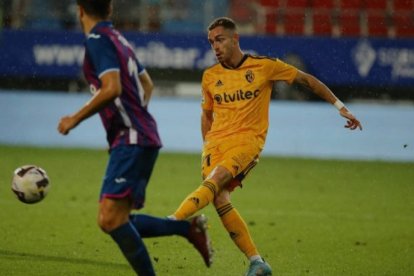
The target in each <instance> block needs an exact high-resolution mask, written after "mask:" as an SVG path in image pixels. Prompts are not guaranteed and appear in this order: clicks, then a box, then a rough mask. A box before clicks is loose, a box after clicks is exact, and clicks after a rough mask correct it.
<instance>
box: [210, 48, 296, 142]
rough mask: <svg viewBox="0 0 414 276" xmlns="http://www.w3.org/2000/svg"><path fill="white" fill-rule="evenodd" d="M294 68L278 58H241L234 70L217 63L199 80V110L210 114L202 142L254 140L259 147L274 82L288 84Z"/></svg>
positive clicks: (266, 128)
mask: <svg viewBox="0 0 414 276" xmlns="http://www.w3.org/2000/svg"><path fill="white" fill-rule="evenodd" d="M296 74H297V69H296V68H295V67H293V66H291V65H289V64H286V63H284V62H282V61H281V60H279V59H273V58H268V57H259V56H251V55H245V56H244V57H243V59H242V61H241V62H240V64H239V66H237V67H236V68H227V67H225V66H223V65H222V64H220V63H218V64H215V65H213V66H212V67H210V68H208V69H206V70H205V71H204V74H203V79H202V108H203V109H205V110H212V111H213V114H214V120H213V124H212V126H211V129H210V130H209V132H208V133H207V134H206V137H205V139H206V141H207V142H213V141H215V142H216V141H217V140H220V139H228V138H231V137H234V135H236V134H237V135H246V136H247V137H256V138H257V139H258V141H259V143H260V147H261V148H263V146H264V143H265V140H266V135H267V130H268V125H269V118H268V117H269V115H268V113H269V103H270V99H271V92H272V87H273V82H274V81H287V82H288V83H292V82H293V80H294V79H295V77H296Z"/></svg>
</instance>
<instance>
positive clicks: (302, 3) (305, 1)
mask: <svg viewBox="0 0 414 276" xmlns="http://www.w3.org/2000/svg"><path fill="white" fill-rule="evenodd" d="M309 4H310V3H309V0H285V7H286V9H290V8H299V9H301V8H302V9H303V8H306V7H308V6H309Z"/></svg>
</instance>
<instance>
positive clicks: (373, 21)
mask: <svg viewBox="0 0 414 276" xmlns="http://www.w3.org/2000/svg"><path fill="white" fill-rule="evenodd" d="M366 16H367V31H368V35H369V36H379V37H387V36H388V34H389V32H388V29H389V26H390V24H389V20H388V18H387V15H386V13H385V12H379V11H374V10H367V12H366Z"/></svg>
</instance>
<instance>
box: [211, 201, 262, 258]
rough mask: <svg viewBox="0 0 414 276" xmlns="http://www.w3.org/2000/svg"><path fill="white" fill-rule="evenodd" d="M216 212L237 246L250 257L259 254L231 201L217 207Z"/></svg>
mask: <svg viewBox="0 0 414 276" xmlns="http://www.w3.org/2000/svg"><path fill="white" fill-rule="evenodd" d="M216 210H217V213H218V215H219V216H220V219H221V222H222V223H223V225H224V227H225V228H226V229H227V232H229V234H230V238H231V239H232V240H233V241H234V243H235V244H236V245H237V247H238V248H239V249H240V250H241V251H242V252H243V253H244V254H245V255H246V257H247V258H250V257H252V256H255V255H259V252H258V251H257V248H256V246H255V244H254V243H253V239H252V237H251V236H250V233H249V229H248V228H247V225H246V223H245V222H244V220H243V218H242V217H241V216H240V214H239V212H237V210H236V209H235V208H233V206H232V204H231V203H227V204H225V205H223V206H220V207H218V208H217V209H216Z"/></svg>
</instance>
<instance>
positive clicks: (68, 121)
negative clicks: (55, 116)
mask: <svg viewBox="0 0 414 276" xmlns="http://www.w3.org/2000/svg"><path fill="white" fill-rule="evenodd" d="M76 125H77V122H76V120H75V118H74V117H73V116H65V117H62V118H61V119H60V122H59V125H58V131H59V132H60V133H61V134H63V135H67V134H68V133H69V131H70V130H71V129H72V128H74V127H75V126H76Z"/></svg>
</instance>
